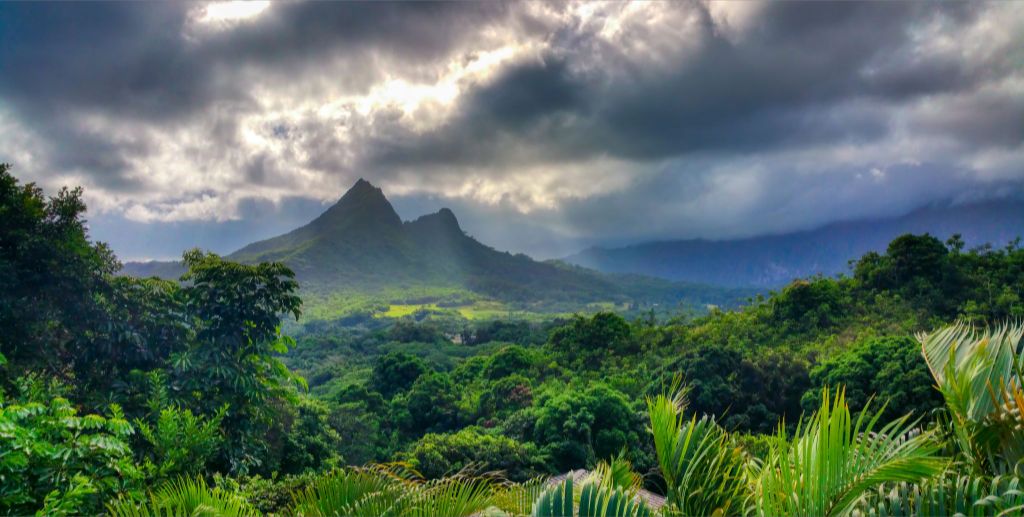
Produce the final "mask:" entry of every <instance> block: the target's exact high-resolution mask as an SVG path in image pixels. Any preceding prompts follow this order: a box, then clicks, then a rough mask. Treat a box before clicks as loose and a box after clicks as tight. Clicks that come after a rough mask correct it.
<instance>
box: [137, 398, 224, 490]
mask: <svg viewBox="0 0 1024 517" xmlns="http://www.w3.org/2000/svg"><path fill="white" fill-rule="evenodd" d="M226 412H227V407H226V406H225V407H223V408H221V410H220V411H219V412H217V414H216V415H214V417H213V418H211V419H206V418H203V417H201V416H196V415H193V414H192V411H191V410H189V409H181V408H177V407H168V408H164V409H162V410H161V411H160V414H159V416H158V417H157V418H156V422H155V423H154V424H152V425H150V424H149V423H147V422H145V421H143V420H141V419H137V420H136V421H135V424H136V426H138V428H139V435H140V436H141V437H142V438H143V440H145V442H146V446H145V448H144V450H145V451H146V452H145V453H144V454H145V462H144V463H143V470H144V471H145V473H146V477H147V478H148V479H150V480H152V481H153V482H154V484H160V483H162V482H164V481H170V480H171V479H175V478H179V477H193V476H196V475H199V474H202V473H203V472H205V471H206V468H207V463H208V462H209V461H210V459H211V458H212V457H213V456H214V455H215V454H216V453H217V451H218V449H219V448H220V446H221V444H222V443H223V438H222V437H221V431H220V424H221V421H222V420H223V419H224V415H225V414H226Z"/></svg>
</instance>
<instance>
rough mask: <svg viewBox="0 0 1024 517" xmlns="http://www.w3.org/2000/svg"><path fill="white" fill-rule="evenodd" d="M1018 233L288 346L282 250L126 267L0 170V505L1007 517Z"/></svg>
mask: <svg viewBox="0 0 1024 517" xmlns="http://www.w3.org/2000/svg"><path fill="white" fill-rule="evenodd" d="M1019 244H1020V242H1019V240H1018V241H1015V242H1011V243H1009V244H1007V245H1005V246H998V247H992V246H985V247H980V248H975V249H965V247H964V245H963V242H962V240H961V239H960V238H959V237H958V236H956V235H953V236H951V237H950V238H949V239H948V240H945V241H943V240H940V239H938V238H936V237H933V236H930V235H927V234H925V235H903V236H901V237H898V238H896V239H895V240H893V241H892V242H891V243H890V244H889V246H888V248H887V250H886V251H885V252H884V253H868V254H866V255H864V256H862V257H860V258H859V259H857V260H855V261H854V262H852V263H851V268H850V273H849V274H848V275H844V276H840V277H837V278H826V277H813V278H807V279H800V280H795V281H793V282H792V283H790V284H789V285H788V286H786V287H785V288H783V289H781V290H780V291H778V292H772V293H769V294H767V295H765V296H758V297H756V298H752V299H751V300H749V303H747V304H746V305H745V306H744V307H742V308H740V309H736V310H729V311H723V310H719V309H711V310H710V311H709V312H707V313H704V314H693V313H682V314H678V315H676V316H674V317H672V318H667V319H666V318H665V317H664V316H662V315H658V314H654V313H653V312H652V313H651V314H649V315H647V316H641V317H631V318H629V319H627V318H625V317H623V316H621V315H618V314H616V313H613V312H597V313H588V314H579V315H576V316H573V317H570V318H564V317H552V318H550V319H548V320H545V321H537V320H536V319H532V320H529V321H522V320H515V319H507V318H499V319H491V320H474V321H449V320H444V319H437V318H432V317H430V315H429V314H411V315H408V316H403V317H400V318H378V319H374V320H373V321H372V322H373V324H362V325H356V326H353V325H344V324H342V323H341V322H323V321H320V322H312V323H308V324H303V325H293V326H294V327H295V328H298V329H300V330H299V331H298V332H297V333H296V335H295V336H294V337H289V336H286V335H283V334H282V332H281V328H282V324H283V322H284V321H286V320H292V321H295V320H299V318H300V316H301V314H302V312H301V311H302V300H301V298H300V296H299V284H298V282H297V281H296V280H295V275H294V273H293V272H292V271H291V270H290V269H289V268H287V267H285V266H284V265H282V264H280V263H274V262H265V263H259V264H239V263H235V262H232V261H229V260H225V259H224V258H221V257H219V256H217V255H215V254H212V253H206V252H202V251H199V250H191V251H188V252H186V253H185V254H184V256H183V265H184V267H185V269H186V272H185V273H184V275H183V276H181V278H180V280H178V281H171V280H161V279H158V278H135V277H131V276H119V275H117V272H118V270H119V269H120V264H119V263H118V261H117V258H116V257H115V256H114V254H113V253H112V252H111V250H110V249H109V248H107V247H106V246H105V245H103V244H101V243H95V242H92V241H91V240H90V239H89V236H88V231H87V225H86V221H85V205H84V203H83V201H82V191H81V190H80V189H73V190H70V189H65V190H62V191H60V192H59V193H57V194H56V195H55V196H52V197H47V196H45V195H44V193H43V192H42V191H41V190H40V189H39V188H37V187H36V186H35V185H32V184H22V183H20V182H19V181H18V180H17V179H16V178H15V177H14V176H13V175H12V174H11V172H10V168H9V167H8V166H2V167H0V325H2V328H3V329H4V332H3V333H2V335H0V513H2V514H10V515H24V514H40V515H78V514H99V513H108V514H112V515H256V514H261V513H262V514H267V513H276V514H302V515H460V516H468V515H495V516H496V515H522V514H532V515H563V516H564V515H581V516H582V515H594V516H603V515H628V516H646V515H654V514H659V513H660V514H665V515H748V514H749V515H766V516H769V515H854V514H855V515H953V514H964V515H1021V514H1022V513H1024V484H1022V481H1021V479H1022V477H1024V416H1022V414H1024V411H1022V410H1024V390H1022V378H1024V362H1022V360H1021V359H1022V357H1024V351H1022V349H1021V343H1020V341H1021V335H1022V332H1024V329H1022V327H1021V326H1020V321H1021V320H1022V319H1024V300H1022V296H1024V249H1022V248H1021V247H1020V245H1019ZM579 469H585V470H586V472H585V473H582V474H579V475H569V476H562V477H553V476H559V475H564V474H566V473H567V472H569V471H577V470H579Z"/></svg>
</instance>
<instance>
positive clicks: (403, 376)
mask: <svg viewBox="0 0 1024 517" xmlns="http://www.w3.org/2000/svg"><path fill="white" fill-rule="evenodd" d="M427 370H428V368H427V365H426V364H424V363H423V360H422V359H420V358H418V357H416V356H414V355H411V354H407V353H405V352H389V353H388V354H385V355H383V356H381V357H380V358H379V359H377V362H376V364H374V365H373V372H372V373H371V374H370V382H369V387H370V389H372V390H374V391H377V392H378V393H380V394H381V395H383V396H384V398H386V399H390V398H392V397H394V396H395V394H396V393H398V392H402V391H406V390H408V389H409V388H410V387H412V384H413V383H414V382H416V379H418V378H419V376H420V375H423V374H424V373H425V372H426V371H427Z"/></svg>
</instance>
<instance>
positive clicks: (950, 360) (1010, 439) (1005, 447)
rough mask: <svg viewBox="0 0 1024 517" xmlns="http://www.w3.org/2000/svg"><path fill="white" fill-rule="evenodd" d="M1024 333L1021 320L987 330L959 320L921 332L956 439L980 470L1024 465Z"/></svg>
mask: <svg viewBox="0 0 1024 517" xmlns="http://www.w3.org/2000/svg"><path fill="white" fill-rule="evenodd" d="M1022 336H1024V326H1022V325H1020V324H1017V325H1004V326H999V327H995V328H990V329H986V330H984V331H981V332H978V331H976V330H975V329H973V328H971V327H969V326H967V325H964V324H957V325H952V326H949V327H946V328H943V329H940V330H937V331H935V332H932V333H930V334H920V335H919V336H918V339H919V340H920V341H921V345H922V349H923V353H924V357H925V360H926V361H927V362H928V367H929V368H930V369H931V372H932V376H933V377H934V378H935V383H936V384H937V385H938V388H939V391H940V392H941V393H942V396H943V398H944V399H945V401H946V407H947V408H948V410H949V416H950V422H949V424H950V427H951V434H952V436H953V441H954V442H955V443H956V445H957V448H958V450H959V452H960V453H961V455H962V457H963V459H964V460H965V461H966V462H967V464H968V465H970V466H971V467H972V468H973V469H974V470H975V472H977V473H981V474H988V475H996V474H1001V473H1006V472H1011V471H1013V470H1014V469H1017V470H1018V471H1020V470H1021V469H1024V439H1022V438H1021V437H1022V435H1024V416H1022V415H1024V411H1022V410H1024V391H1022V390H1024V387H1022V386H1024V349H1022V348H1021V337H1022ZM1018 474H1019V475H1024V474H1021V472H1018Z"/></svg>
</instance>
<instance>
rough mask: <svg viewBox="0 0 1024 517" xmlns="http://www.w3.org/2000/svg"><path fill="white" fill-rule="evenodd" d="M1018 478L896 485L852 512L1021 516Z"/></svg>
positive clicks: (901, 516) (1023, 495) (907, 516)
mask: <svg viewBox="0 0 1024 517" xmlns="http://www.w3.org/2000/svg"><path fill="white" fill-rule="evenodd" d="M1022 487H1024V484H1022V480H1021V479H1020V478H1018V477H1000V476H996V477H994V478H992V479H985V478H981V477H970V476H955V475H952V474H947V475H946V476H943V477H940V478H936V479H934V480H931V481H928V482H926V483H923V484H921V485H915V484H908V483H899V484H897V485H894V486H890V487H885V488H883V489H882V490H879V492H878V494H877V495H876V496H875V497H872V498H871V499H870V500H869V501H866V502H865V504H864V505H862V508H860V509H858V511H857V512H856V514H857V515H859V516H865V517H882V516H886V517H932V516H935V517H938V516H953V515H962V516H964V517H1002V516H1011V515H1021V514H1024V490H1022Z"/></svg>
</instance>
